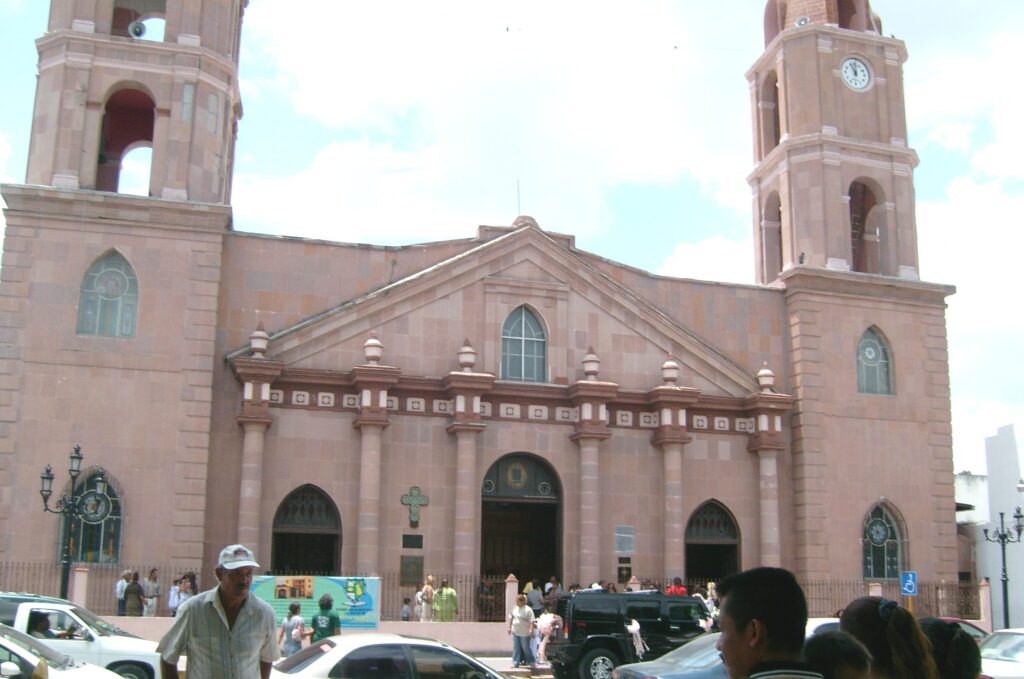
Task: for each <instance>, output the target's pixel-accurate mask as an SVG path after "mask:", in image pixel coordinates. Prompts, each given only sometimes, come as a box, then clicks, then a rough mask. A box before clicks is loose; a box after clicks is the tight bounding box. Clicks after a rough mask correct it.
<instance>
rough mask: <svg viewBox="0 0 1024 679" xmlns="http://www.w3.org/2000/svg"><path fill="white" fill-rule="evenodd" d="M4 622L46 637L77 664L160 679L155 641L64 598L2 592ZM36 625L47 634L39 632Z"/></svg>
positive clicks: (142, 678) (138, 677)
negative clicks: (87, 664) (78, 662)
mask: <svg viewBox="0 0 1024 679" xmlns="http://www.w3.org/2000/svg"><path fill="white" fill-rule="evenodd" d="M0 623H3V624H5V625H9V626H11V627H13V628H14V629H16V630H18V631H19V632H24V633H26V634H31V633H33V632H35V633H36V634H37V635H42V634H45V637H46V644H47V645H48V646H50V647H51V648H53V649H54V650H57V651H60V652H61V653H66V654H68V655H70V656H71V657H72V658H75V659H76V660H81V661H83V662H88V663H93V664H94V665H99V666H100V667H106V668H107V669H109V670H111V671H113V672H114V673H115V674H119V675H121V676H122V677H128V678H129V679H153V677H158V676H160V656H159V655H158V654H157V652H156V642H155V641H148V640H146V639H140V638H138V637H137V636H135V635H133V634H129V633H128V632H125V631H124V630H122V629H120V628H118V627H117V626H115V625H112V624H110V623H109V622H107V621H106V620H103V619H102V618H100V617H98V616H97V615H96V614H95V613H93V612H92V611H90V610H88V609H86V608H82V607H81V606H78V605H77V604H74V603H72V602H70V601H66V600H64V599H57V598H54V597H47V596H40V595H38V594H22V593H12V592H0ZM37 623H43V624H44V626H45V629H44V630H42V631H40V630H34V629H33V628H34V627H35V626H36V624H37Z"/></svg>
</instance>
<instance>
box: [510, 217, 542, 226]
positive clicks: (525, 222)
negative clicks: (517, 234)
mask: <svg viewBox="0 0 1024 679" xmlns="http://www.w3.org/2000/svg"><path fill="white" fill-rule="evenodd" d="M524 226H532V227H534V228H536V229H539V228H540V225H539V224H537V220H536V219H534V218H533V217H531V216H530V215H519V216H518V217H516V219H515V221H514V222H512V228H513V229H521V228H523V227H524Z"/></svg>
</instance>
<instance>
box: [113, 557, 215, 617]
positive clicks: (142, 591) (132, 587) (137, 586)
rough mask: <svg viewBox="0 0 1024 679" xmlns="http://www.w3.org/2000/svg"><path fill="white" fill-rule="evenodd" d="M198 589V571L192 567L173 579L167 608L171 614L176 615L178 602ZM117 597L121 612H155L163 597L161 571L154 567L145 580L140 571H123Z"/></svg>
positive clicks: (116, 585) (147, 615)
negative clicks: (194, 570)
mask: <svg viewBox="0 0 1024 679" xmlns="http://www.w3.org/2000/svg"><path fill="white" fill-rule="evenodd" d="M196 592H198V585H197V583H196V574H195V573H193V572H192V571H189V572H188V573H185V574H184V575H182V576H181V577H180V578H178V579H177V580H175V581H174V582H172V583H171V588H170V589H169V590H168V592H167V609H168V611H170V614H171V616H172V617H173V616H174V615H175V613H176V612H177V610H178V606H180V605H181V604H182V603H184V602H185V601H188V600H189V599H190V598H192V597H193V596H194V595H195V594H196ZM114 597H115V599H116V600H117V614H118V615H130V616H145V617H153V616H155V615H156V612H157V606H158V605H159V603H160V599H161V598H162V597H163V588H162V586H161V584H160V577H159V571H158V570H157V569H156V568H151V569H150V570H149V573H148V574H147V575H146V577H145V578H144V579H142V580H140V579H139V572H138V571H132V570H130V569H129V570H125V571H122V572H121V577H120V578H118V580H117V583H116V584H115V585H114Z"/></svg>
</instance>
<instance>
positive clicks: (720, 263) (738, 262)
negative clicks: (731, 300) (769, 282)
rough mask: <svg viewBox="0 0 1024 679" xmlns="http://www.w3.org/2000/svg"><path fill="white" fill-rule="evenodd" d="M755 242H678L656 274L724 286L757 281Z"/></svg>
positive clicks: (714, 240)
mask: <svg viewBox="0 0 1024 679" xmlns="http://www.w3.org/2000/svg"><path fill="white" fill-rule="evenodd" d="M753 253H754V245H753V239H751V238H749V237H748V238H744V239H740V240H730V239H728V238H724V237H722V236H713V237H711V238H707V239H704V240H701V241H698V242H696V243H678V244H677V245H676V246H675V248H673V250H672V253H671V254H670V255H669V256H668V257H666V258H665V261H664V262H663V263H662V265H661V267H659V269H658V271H657V273H659V274H661V275H663V276H676V277H678V278H696V279H698V280H706V281H717V282H721V283H753V282H754V254H753Z"/></svg>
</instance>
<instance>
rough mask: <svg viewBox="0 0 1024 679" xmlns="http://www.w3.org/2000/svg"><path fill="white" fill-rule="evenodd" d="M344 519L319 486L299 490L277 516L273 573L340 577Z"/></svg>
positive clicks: (273, 544) (285, 501) (279, 508)
mask: <svg viewBox="0 0 1024 679" xmlns="http://www.w3.org/2000/svg"><path fill="white" fill-rule="evenodd" d="M340 554H341V518H340V517H339V516H338V508H337V507H336V506H335V504H334V501H333V500H331V498H330V497H329V496H328V495H327V493H325V492H324V491H322V490H320V489H319V488H317V487H316V486H313V485H310V484H306V485H304V486H299V487H298V488H296V489H295V490H293V491H292V492H290V493H289V494H288V496H287V497H285V499H284V500H282V501H281V504H280V506H278V508H277V513H276V514H275V515H274V539H273V543H272V547H271V565H270V567H271V570H273V572H274V573H276V574H282V573H284V574H287V573H301V574H303V575H338V574H339V567H338V564H339V556H340Z"/></svg>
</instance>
